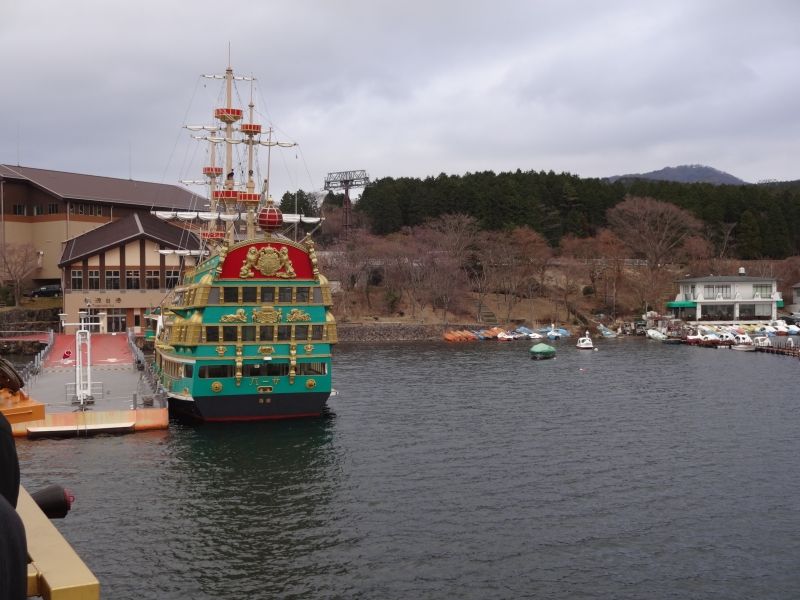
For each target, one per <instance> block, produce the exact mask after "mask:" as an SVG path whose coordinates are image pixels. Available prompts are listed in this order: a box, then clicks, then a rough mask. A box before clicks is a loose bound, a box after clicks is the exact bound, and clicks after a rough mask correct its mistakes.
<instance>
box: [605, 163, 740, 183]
mask: <svg viewBox="0 0 800 600" xmlns="http://www.w3.org/2000/svg"><path fill="white" fill-rule="evenodd" d="M607 179H608V181H611V182H614V181H617V180H618V179H655V180H657V181H677V182H679V183H713V184H715V185H720V184H724V185H747V182H746V181H742V180H741V179H739V178H738V177H734V176H733V175H731V174H730V173H725V172H724V171H719V170H717V169H714V168H712V167H706V166H705V165H680V166H678V167H664V168H663V169H659V170H658V171H649V172H647V173H630V174H628V175H614V176H613V177H608V178H607Z"/></svg>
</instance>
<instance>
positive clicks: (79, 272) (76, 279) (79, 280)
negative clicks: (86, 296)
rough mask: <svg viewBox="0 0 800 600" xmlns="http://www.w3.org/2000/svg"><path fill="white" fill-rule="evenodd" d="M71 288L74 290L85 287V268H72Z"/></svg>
mask: <svg viewBox="0 0 800 600" xmlns="http://www.w3.org/2000/svg"><path fill="white" fill-rule="evenodd" d="M69 282H70V288H72V289H73V290H82V289H83V269H72V270H71V271H70V276H69Z"/></svg>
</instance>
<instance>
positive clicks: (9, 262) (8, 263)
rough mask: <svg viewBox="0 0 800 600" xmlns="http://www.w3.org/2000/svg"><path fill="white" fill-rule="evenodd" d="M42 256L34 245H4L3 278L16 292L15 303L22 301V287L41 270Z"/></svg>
mask: <svg viewBox="0 0 800 600" xmlns="http://www.w3.org/2000/svg"><path fill="white" fill-rule="evenodd" d="M41 266H42V265H41V256H40V254H39V252H37V250H36V248H34V246H33V245H32V244H4V245H3V256H2V269H3V273H2V277H3V280H4V281H6V282H8V283H10V284H11V287H12V289H13V290H14V303H15V304H17V305H19V303H20V300H21V299H22V286H23V285H24V283H25V282H26V281H27V280H28V279H29V278H30V276H31V275H32V274H33V272H34V271H36V269H38V268H40V267H41Z"/></svg>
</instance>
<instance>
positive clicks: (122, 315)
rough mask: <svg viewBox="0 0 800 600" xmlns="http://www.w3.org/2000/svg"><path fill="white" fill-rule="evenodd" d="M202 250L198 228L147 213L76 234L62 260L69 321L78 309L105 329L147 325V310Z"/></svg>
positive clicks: (173, 283) (164, 293)
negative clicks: (197, 233)
mask: <svg viewBox="0 0 800 600" xmlns="http://www.w3.org/2000/svg"><path fill="white" fill-rule="evenodd" d="M200 250H201V246H200V240H199V239H198V237H197V236H196V235H195V234H194V233H192V232H190V231H188V230H187V229H183V228H181V227H176V226H174V225H170V224H169V223H165V222H164V221H162V220H161V219H158V218H156V217H154V216H153V215H151V214H150V213H149V212H141V213H132V214H129V215H127V216H125V217H124V218H122V219H119V220H116V221H113V222H111V223H106V224H104V225H101V226H100V227H97V228H95V229H93V230H91V231H87V232H86V233H83V234H81V235H79V236H77V237H75V238H72V239H71V240H69V241H67V243H66V244H65V246H64V250H63V252H62V254H61V258H60V260H59V262H58V267H59V268H60V269H61V270H62V271H63V274H64V276H63V280H64V313H66V319H65V322H67V323H77V322H78V317H79V315H78V313H79V311H87V312H88V314H89V315H90V316H92V317H93V318H94V319H95V320H96V321H97V322H98V323H99V326H100V327H99V331H101V332H106V331H108V332H122V331H126V329H127V328H129V327H134V328H144V327H146V325H147V324H146V323H144V315H145V314H146V313H147V312H148V311H149V310H151V309H153V308H155V307H157V306H159V305H160V304H161V302H162V300H163V299H164V297H165V296H166V294H167V293H168V291H169V290H170V289H172V288H173V287H175V286H176V285H177V284H178V281H179V279H180V277H181V276H182V274H183V270H184V268H185V266H186V265H187V263H188V264H191V265H194V263H195V261H196V260H197V257H198V256H199V253H200ZM176 251H177V252H176ZM68 329H70V328H68ZM67 333H71V331H69V330H68V331H67Z"/></svg>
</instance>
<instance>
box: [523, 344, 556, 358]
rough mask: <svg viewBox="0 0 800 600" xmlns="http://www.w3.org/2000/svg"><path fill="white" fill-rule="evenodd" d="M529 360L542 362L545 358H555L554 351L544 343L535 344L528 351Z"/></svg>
mask: <svg viewBox="0 0 800 600" xmlns="http://www.w3.org/2000/svg"><path fill="white" fill-rule="evenodd" d="M529 352H530V354H531V358H532V359H534V360H543V359H545V358H555V356H556V349H555V348H553V347H552V346H549V345H547V344H545V343H540V344H536V345H535V346H532V347H531V349H530V351H529Z"/></svg>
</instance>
